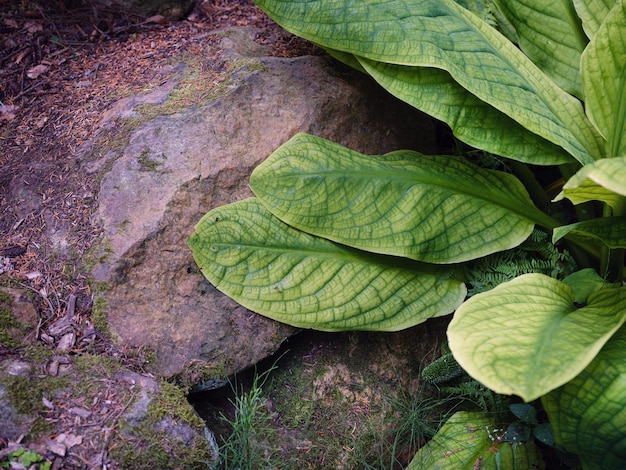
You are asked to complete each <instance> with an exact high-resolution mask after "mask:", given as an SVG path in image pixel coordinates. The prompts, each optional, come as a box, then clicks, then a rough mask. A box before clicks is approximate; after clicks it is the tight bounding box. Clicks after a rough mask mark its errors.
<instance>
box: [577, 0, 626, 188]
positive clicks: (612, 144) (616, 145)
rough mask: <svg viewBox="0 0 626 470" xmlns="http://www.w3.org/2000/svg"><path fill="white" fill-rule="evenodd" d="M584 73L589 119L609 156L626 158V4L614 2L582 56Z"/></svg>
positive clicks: (582, 71) (622, 0)
mask: <svg viewBox="0 0 626 470" xmlns="http://www.w3.org/2000/svg"><path fill="white" fill-rule="evenodd" d="M581 73H582V82H583V92H584V95H585V107H586V110H587V115H588V116H589V119H590V120H591V122H593V123H594V124H595V126H596V128H597V129H598V131H599V132H600V134H601V135H602V136H604V138H605V139H606V140H607V141H608V155H607V156H609V157H623V156H625V155H626V0H617V1H616V2H615V5H613V8H611V10H610V11H609V13H608V15H607V16H606V18H605V19H604V22H603V23H602V25H601V26H600V28H599V29H598V31H597V32H596V35H595V37H594V38H593V40H592V41H591V42H590V43H589V46H587V49H585V52H583V55H582V61H581ZM622 184H623V180H622Z"/></svg>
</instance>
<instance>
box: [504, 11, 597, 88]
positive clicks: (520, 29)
mask: <svg viewBox="0 0 626 470" xmlns="http://www.w3.org/2000/svg"><path fill="white" fill-rule="evenodd" d="M496 3H497V4H498V6H499V7H500V9H501V10H502V11H503V12H504V13H505V15H506V16H507V18H508V19H509V20H510V21H511V23H512V24H513V25H514V26H515V29H516V31H517V36H518V41H519V45H520V47H521V48H522V50H523V51H524V53H525V54H526V55H527V56H528V57H530V58H531V59H532V61H533V62H534V63H535V64H537V65H538V66H539V67H540V68H541V70H543V71H544V72H545V73H546V74H547V75H548V76H550V77H551V78H552V79H553V80H555V81H556V82H557V83H558V84H559V86H561V87H562V88H563V89H565V90H566V91H567V92H569V93H571V94H573V95H575V96H578V97H580V96H582V90H581V88H582V85H581V83H580V73H579V72H580V55H581V53H582V51H583V50H584V49H585V46H586V45H587V42H588V39H587V36H586V35H585V33H584V32H583V30H582V26H581V21H580V18H579V17H578V15H577V14H576V11H575V10H574V6H573V5H572V4H571V3H570V2H569V1H561V2H546V1H545V0H496Z"/></svg>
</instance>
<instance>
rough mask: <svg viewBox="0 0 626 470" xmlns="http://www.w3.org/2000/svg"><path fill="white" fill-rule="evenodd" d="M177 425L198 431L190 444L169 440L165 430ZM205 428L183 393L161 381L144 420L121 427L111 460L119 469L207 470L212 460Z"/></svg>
mask: <svg viewBox="0 0 626 470" xmlns="http://www.w3.org/2000/svg"><path fill="white" fill-rule="evenodd" d="M180 424H184V425H186V426H189V427H191V428H194V429H196V430H199V431H200V432H199V433H197V436H196V437H194V439H193V441H192V442H191V443H189V442H184V441H183V440H178V439H172V436H171V434H170V433H168V432H167V431H166V430H165V428H167V427H168V426H177V425H180ZM204 427H205V424H204V422H203V421H202V420H201V419H200V418H199V416H198V415H197V414H196V413H195V412H194V410H193V408H191V406H190V405H189V402H188V401H187V399H186V397H185V395H184V394H183V392H182V390H181V389H179V388H178V387H176V386H175V385H172V384H170V383H168V382H165V381H160V383H159V392H158V394H157V395H156V396H155V397H153V399H152V401H151V402H150V405H149V406H148V411H147V417H146V419H145V420H144V422H142V423H141V425H140V426H139V427H130V426H128V423H125V424H122V433H123V434H124V435H125V438H124V439H121V440H120V443H121V444H120V447H117V448H112V449H111V457H112V458H113V459H114V460H116V461H117V462H118V463H119V465H120V467H121V468H133V469H154V468H180V469H206V468H209V464H210V463H211V462H212V460H213V459H212V457H211V451H210V448H209V445H208V443H207V441H206V439H205V438H204ZM200 436H202V437H200Z"/></svg>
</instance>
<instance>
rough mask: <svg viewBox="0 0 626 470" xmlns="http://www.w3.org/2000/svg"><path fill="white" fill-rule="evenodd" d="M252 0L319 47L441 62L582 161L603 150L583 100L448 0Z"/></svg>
mask: <svg viewBox="0 0 626 470" xmlns="http://www.w3.org/2000/svg"><path fill="white" fill-rule="evenodd" d="M257 4H259V5H260V6H261V8H263V9H264V10H265V11H266V12H267V13H268V14H269V15H270V16H271V17H272V18H273V19H275V20H276V21H277V22H278V23H279V24H281V25H282V26H283V27H285V28H286V29H288V30H290V31H292V32H294V33H295V34H298V35H300V36H303V37H305V38H307V39H309V40H311V41H312V42H315V43H318V44H321V45H322V46H323V47H327V48H332V49H337V50H340V51H343V52H348V53H351V54H354V55H355V56H358V57H364V58H366V59H369V60H373V61H378V62H388V63H394V64H398V65H410V66H420V67H422V66H424V67H435V68H441V69H444V70H446V71H448V72H449V73H450V75H451V76H452V78H453V79H454V80H455V81H457V82H458V83H459V84H460V85H461V86H462V87H464V88H466V89H467V90H469V91H470V92H471V93H472V94H474V95H476V96H477V97H478V98H479V99H480V100H482V101H484V102H486V103H488V104H489V105H491V106H493V107H495V108H496V109H498V110H500V111H501V112H503V113H505V114H507V115H509V116H510V117H512V118H513V119H514V120H516V121H517V122H519V123H520V124H521V125H523V126H524V127H526V128H527V129H529V130H530V131H532V132H534V133H536V134H538V135H540V136H542V137H543V138H545V139H547V140H549V141H550V142H553V143H555V144H557V145H559V146H561V147H563V148H564V149H565V150H566V151H568V152H569V153H570V154H571V155H573V156H574V157H575V158H576V159H577V160H578V161H580V162H581V163H589V162H591V161H592V160H593V159H594V158H599V157H600V156H602V155H603V152H604V143H603V141H602V138H601V137H600V136H599V135H598V134H597V132H596V131H595V129H594V128H593V126H592V125H591V123H590V122H589V120H588V119H587V118H586V116H585V114H584V111H583V108H582V106H581V103H580V102H579V101H578V100H577V99H576V98H574V97H572V96H571V95H568V94H567V93H564V92H563V90H562V89H561V88H560V87H558V86H557V85H556V84H555V83H554V82H553V81H552V80H551V79H549V78H548V77H547V76H546V75H545V74H544V73H543V72H541V70H540V69H539V68H538V67H537V66H536V65H535V64H533V63H532V61H531V60H530V59H529V58H528V57H526V56H525V55H524V54H523V52H521V51H520V50H519V49H518V48H517V47H516V46H515V45H514V44H512V43H511V42H510V41H508V40H507V39H506V38H505V37H504V36H502V35H501V34H500V33H498V32H497V31H496V30H495V29H494V28H492V27H491V26H489V25H488V24H487V23H485V22H484V21H482V20H481V19H480V18H479V17H477V16H476V15H474V14H472V13H471V12H469V11H468V10H466V9H465V8H463V7H461V6H459V5H458V4H456V3H455V2H454V1H452V0H419V1H418V0H413V1H402V0H386V1H385V0H382V1H381V0H363V1H361V2H354V1H351V0H342V1H332V0H293V1H280V0H257ZM591 156H593V158H592V157H591Z"/></svg>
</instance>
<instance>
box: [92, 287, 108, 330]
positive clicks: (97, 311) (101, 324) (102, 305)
mask: <svg viewBox="0 0 626 470" xmlns="http://www.w3.org/2000/svg"><path fill="white" fill-rule="evenodd" d="M108 307H109V301H108V300H107V299H105V298H104V297H103V296H102V295H96V298H95V299H94V301H93V307H92V308H91V321H92V322H93V326H95V327H96V328H97V329H98V331H99V332H100V333H101V334H103V335H104V336H106V337H107V338H110V337H111V332H110V331H109V322H108V320H107V316H106V310H107V308H108Z"/></svg>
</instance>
